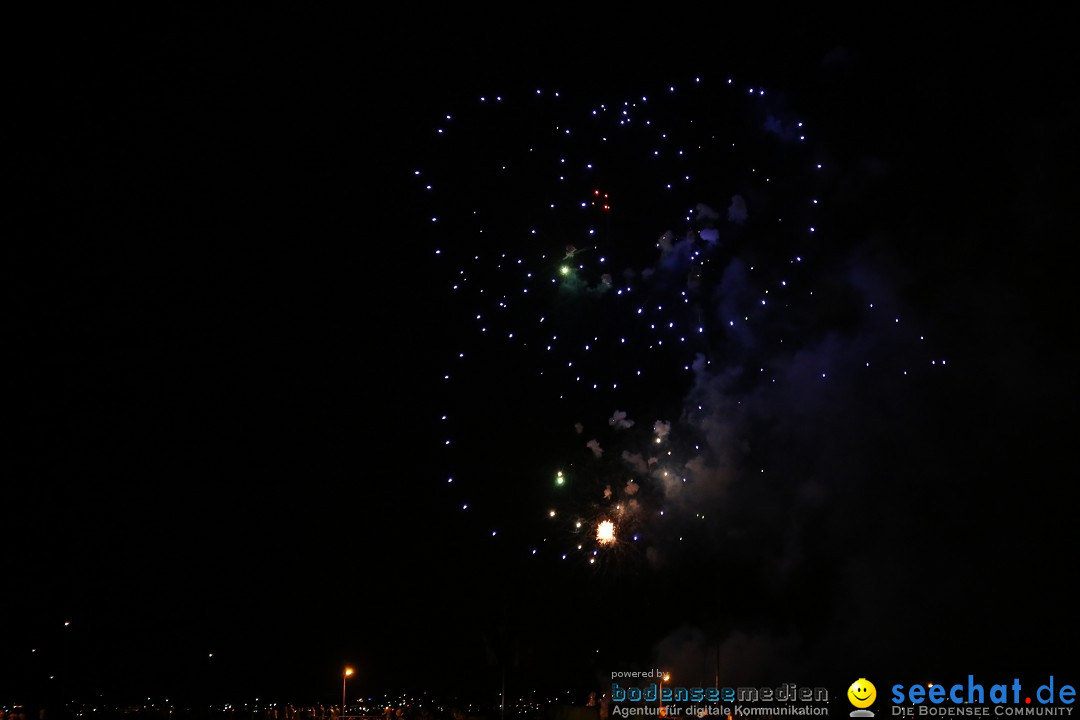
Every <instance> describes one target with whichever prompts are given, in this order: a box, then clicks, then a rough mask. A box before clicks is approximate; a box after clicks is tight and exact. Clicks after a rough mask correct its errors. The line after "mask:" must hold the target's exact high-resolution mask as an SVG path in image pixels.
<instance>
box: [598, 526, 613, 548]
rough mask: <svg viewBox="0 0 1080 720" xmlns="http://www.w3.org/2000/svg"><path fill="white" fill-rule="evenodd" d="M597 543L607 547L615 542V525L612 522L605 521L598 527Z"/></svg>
mask: <svg viewBox="0 0 1080 720" xmlns="http://www.w3.org/2000/svg"><path fill="white" fill-rule="evenodd" d="M596 541H597V542H599V543H601V544H603V545H606V544H607V543H610V542H615V523H613V522H611V521H610V520H604V521H603V522H602V523H600V524H599V525H597V526H596Z"/></svg>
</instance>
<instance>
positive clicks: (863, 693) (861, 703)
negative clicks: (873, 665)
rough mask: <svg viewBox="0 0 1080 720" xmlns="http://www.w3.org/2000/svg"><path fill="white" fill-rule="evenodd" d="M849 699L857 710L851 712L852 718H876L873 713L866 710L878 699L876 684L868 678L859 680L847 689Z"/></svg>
mask: <svg viewBox="0 0 1080 720" xmlns="http://www.w3.org/2000/svg"><path fill="white" fill-rule="evenodd" d="M847 699H848V702H850V703H851V704H852V705H854V706H855V707H856V708H857V709H855V710H852V711H851V713H850V714H851V717H874V713H873V711H871V710H867V709H866V708H868V707H870V706H871V705H873V704H874V700H876V699H877V688H875V687H874V683H872V682H870V681H869V680H867V679H866V678H859V679H858V680H856V681H855V682H853V683H851V687H849V688H848V689H847Z"/></svg>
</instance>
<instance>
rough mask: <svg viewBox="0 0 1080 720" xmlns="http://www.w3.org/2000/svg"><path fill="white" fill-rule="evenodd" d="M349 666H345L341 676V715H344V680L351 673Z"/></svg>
mask: <svg viewBox="0 0 1080 720" xmlns="http://www.w3.org/2000/svg"><path fill="white" fill-rule="evenodd" d="M353 672H354V671H353V669H352V668H351V667H347V668H345V673H344V674H343V675H342V676H341V716H342V717H345V681H346V680H348V679H349V676H350V675H352V674H353Z"/></svg>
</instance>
